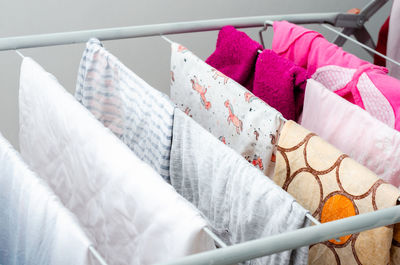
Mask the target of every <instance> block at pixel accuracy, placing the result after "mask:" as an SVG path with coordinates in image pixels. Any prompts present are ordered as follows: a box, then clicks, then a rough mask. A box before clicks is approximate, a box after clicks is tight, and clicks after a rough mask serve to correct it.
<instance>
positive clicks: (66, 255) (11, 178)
mask: <svg viewBox="0 0 400 265" xmlns="http://www.w3.org/2000/svg"><path fill="white" fill-rule="evenodd" d="M0 242H1V243H0V264H4V265H5V264H7V265H22V264H41V265H46V264H47V265H51V264H60V265H69V264H76V265H85V264H97V261H94V260H93V258H94V257H93V256H92V255H91V254H90V253H89V247H90V246H91V242H90V240H89V238H88V237H87V236H86V235H85V233H84V231H83V230H82V228H81V227H80V225H79V223H78V221H77V220H76V218H75V216H74V215H73V214H72V213H71V212H70V211H69V210H68V209H66V208H65V207H64V206H63V205H62V203H61V202H60V200H59V198H58V197H57V196H56V195H55V194H54V193H53V191H52V190H51V189H50V188H49V187H48V185H47V184H46V183H45V182H44V181H43V180H42V179H40V178H39V177H38V176H37V175H36V174H35V173H33V172H32V171H31V170H30V169H29V168H28V166H27V165H26V164H25V163H24V162H23V161H22V159H21V157H20V155H19V154H18V153H17V151H15V150H14V149H13V148H12V146H11V145H10V144H9V143H8V142H7V141H6V140H5V139H4V138H3V136H2V135H1V134H0Z"/></svg>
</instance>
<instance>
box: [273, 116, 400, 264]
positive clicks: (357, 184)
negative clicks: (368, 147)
mask: <svg viewBox="0 0 400 265" xmlns="http://www.w3.org/2000/svg"><path fill="white" fill-rule="evenodd" d="M360 144H361V143H360ZM273 179H274V181H275V182H276V183H277V184H278V185H280V186H281V187H282V188H283V189H284V190H286V191H288V192H289V193H290V194H291V195H292V196H293V197H294V198H296V200H297V201H298V202H299V203H300V204H301V205H302V206H303V207H304V208H306V209H307V210H309V211H310V212H311V214H312V215H313V216H314V217H315V218H317V219H319V220H320V221H321V223H325V222H330V221H333V220H337V219H341V218H346V217H350V216H354V215H357V214H362V213H366V212H370V211H375V210H378V209H383V208H387V207H392V206H394V205H396V202H397V199H398V197H399V191H398V189H397V188H396V187H394V186H392V185H390V184H387V183H385V182H384V181H383V180H381V179H380V178H378V177H377V176H376V175H375V174H374V173H373V172H372V171H370V170H369V169H367V168H365V167H364V166H362V165H360V164H358V163H357V162H355V161H354V160H353V159H351V158H349V157H348V156H347V155H345V154H343V153H341V152H340V151H339V150H337V149H336V148H335V147H333V146H332V145H330V144H329V143H327V142H325V141H324V140H322V139H321V138H320V137H318V136H316V135H315V134H313V133H311V132H309V131H308V130H306V129H304V128H303V127H301V126H300V125H298V124H296V123H295V122H293V121H288V122H286V124H285V125H284V126H283V129H282V131H281V136H280V138H279V140H278V147H277V156H276V168H275V174H274V177H273ZM395 230H396V231H395V233H393V226H386V227H379V228H375V229H372V230H368V231H363V232H361V233H357V234H352V235H347V236H343V237H341V238H339V239H338V241H337V240H335V239H331V240H328V241H325V242H321V243H318V244H315V245H312V246H310V252H309V261H308V263H309V264H313V265H315V264H332V265H342V264H346V265H352V264H354V265H359V264H382V265H386V264H389V263H390V264H398V262H397V261H396V259H398V258H397V257H396V256H398V257H400V255H398V254H396V253H398V250H399V249H398V245H396V244H398V243H397V241H396V239H397V237H396V235H397V233H396V232H397V229H395ZM394 235H395V237H394ZM392 240H393V246H392ZM391 249H392V257H391ZM399 253H400V252H399Z"/></svg>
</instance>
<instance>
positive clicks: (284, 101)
mask: <svg viewBox="0 0 400 265" xmlns="http://www.w3.org/2000/svg"><path fill="white" fill-rule="evenodd" d="M307 77H308V76H307V72H306V70H305V69H304V68H302V67H300V66H297V65H296V64H294V63H293V62H292V61H290V60H288V59H286V58H283V57H282V56H279V55H278V54H276V53H275V52H274V51H272V50H264V51H263V52H262V53H261V54H260V55H259V56H258V59H257V63H256V69H255V79H254V83H253V94H254V95H256V96H257V97H259V98H261V99H262V100H264V101H265V102H266V103H268V104H269V105H270V106H271V107H273V108H275V109H276V110H277V111H279V112H280V113H282V115H283V117H285V118H286V119H288V120H297V119H298V117H299V116H300V114H301V112H302V110H303V102H304V92H305V87H306V83H307Z"/></svg>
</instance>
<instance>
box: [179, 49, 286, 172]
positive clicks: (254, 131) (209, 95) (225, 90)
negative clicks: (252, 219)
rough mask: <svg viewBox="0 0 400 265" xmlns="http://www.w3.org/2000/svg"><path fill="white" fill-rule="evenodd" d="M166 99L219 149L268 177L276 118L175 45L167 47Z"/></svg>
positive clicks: (277, 126)
mask: <svg viewBox="0 0 400 265" xmlns="http://www.w3.org/2000/svg"><path fill="white" fill-rule="evenodd" d="M171 49H172V55H171V99H172V101H173V102H174V103H175V104H176V106H177V107H178V108H180V109H181V110H182V111H184V112H185V113H186V114H187V115H189V116H190V117H192V118H193V119H194V120H195V121H197V122H198V123H199V124H200V125H202V126H203V127H204V128H205V129H206V130H208V131H209V132H211V133H212V134H213V135H214V136H215V137H217V138H218V139H220V140H221V141H222V142H223V143H225V144H226V145H228V146H230V147H231V148H233V149H234V150H235V151H237V152H238V153H240V154H241V155H242V156H243V157H244V158H245V159H246V160H247V161H249V162H250V163H252V164H253V165H254V166H256V167H257V168H259V169H261V170H262V171H263V172H264V174H265V175H267V176H270V177H271V176H273V172H274V168H275V151H276V150H275V149H276V147H275V144H276V139H277V136H278V134H279V131H280V128H281V127H282V126H283V122H282V120H281V117H282V115H281V114H280V113H279V112H278V111H277V110H275V109H274V108H272V107H271V106H269V105H268V104H266V103H265V102H263V101H262V100H261V99H259V98H257V97H256V96H254V95H253V94H252V93H251V92H249V91H248V90H247V89H246V88H244V87H243V86H241V85H240V84H239V83H237V82H235V81H234V80H232V79H230V78H229V77H227V76H225V75H224V74H223V73H221V72H219V71H218V70H216V69H214V68H213V67H211V66H209V65H208V64H206V63H205V62H204V61H202V60H201V59H199V58H198V57H197V56H196V55H194V54H193V53H192V52H190V51H189V50H188V49H187V48H185V47H183V46H182V45H180V44H177V43H173V44H172V47H171Z"/></svg>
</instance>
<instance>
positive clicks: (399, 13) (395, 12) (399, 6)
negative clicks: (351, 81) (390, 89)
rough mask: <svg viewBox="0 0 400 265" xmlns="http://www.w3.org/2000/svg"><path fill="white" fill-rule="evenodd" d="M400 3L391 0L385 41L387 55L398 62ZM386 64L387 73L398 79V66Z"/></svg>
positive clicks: (399, 54)
mask: <svg viewBox="0 0 400 265" xmlns="http://www.w3.org/2000/svg"><path fill="white" fill-rule="evenodd" d="M399 22H400V3H399V1H398V0H396V1H393V5H392V10H391V12H390V21H389V34H388V43H387V56H388V57H389V58H392V59H393V60H395V61H397V62H400V50H399V46H400V32H399ZM386 66H387V68H388V69H389V74H390V75H391V76H393V77H395V78H397V79H400V66H398V65H395V64H394V63H392V62H389V61H387V62H386Z"/></svg>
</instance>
